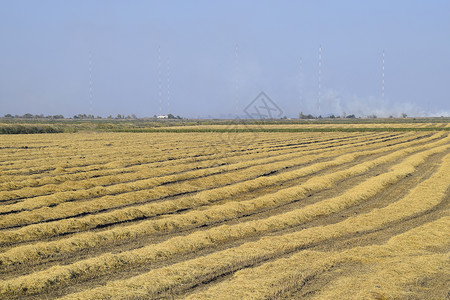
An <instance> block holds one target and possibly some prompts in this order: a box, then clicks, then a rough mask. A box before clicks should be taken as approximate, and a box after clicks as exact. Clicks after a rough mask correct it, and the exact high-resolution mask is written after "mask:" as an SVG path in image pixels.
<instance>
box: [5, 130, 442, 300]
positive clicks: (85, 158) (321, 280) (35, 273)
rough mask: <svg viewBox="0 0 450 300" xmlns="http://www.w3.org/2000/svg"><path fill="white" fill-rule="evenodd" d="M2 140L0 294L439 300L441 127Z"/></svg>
mask: <svg viewBox="0 0 450 300" xmlns="http://www.w3.org/2000/svg"><path fill="white" fill-rule="evenodd" d="M402 126H403V125H402ZM415 126H416V125H415ZM424 126H425V125H424ZM446 126H448V125H447V124H443V125H441V124H439V127H446ZM403 127H404V126H403ZM0 137H1V139H0V279H1V280H0V299H56V298H58V299H59V298H61V299H446V298H449V297H450V288H449V287H450V257H449V250H450V214H449V202H450V133H449V132H448V131H404V132H403V131H401V130H400V131H388V130H387V131H373V132H371V131H364V132H361V131H355V132H270V131H269V132H262V131H261V132H259V131H258V132H231V131H230V132H194V131H193V132H151V133H105V132H103V133H96V132H79V133H55V134H33V135H22V134H18V135H0Z"/></svg>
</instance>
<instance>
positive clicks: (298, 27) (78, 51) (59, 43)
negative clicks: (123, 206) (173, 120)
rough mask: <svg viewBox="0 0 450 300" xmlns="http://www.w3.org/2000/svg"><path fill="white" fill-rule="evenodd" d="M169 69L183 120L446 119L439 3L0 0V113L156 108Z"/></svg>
mask: <svg viewBox="0 0 450 300" xmlns="http://www.w3.org/2000/svg"><path fill="white" fill-rule="evenodd" d="M236 45H238V46H237V59H236ZM319 45H322V77H321V81H322V88H321V107H320V111H319V110H318V107H317V98H318V48H319ZM158 47H160V49H161V51H160V53H161V54H160V59H158ZM383 50H384V51H385V101H384V102H383V101H382V100H383V99H382V97H381V78H382V71H381V69H382V51H383ZM89 53H92V85H93V94H92V95H93V104H92V110H91V108H90V104H89ZM300 58H302V60H303V64H302V67H301V68H300ZM159 62H160V65H161V67H160V68H159V67H158V65H159ZM168 73H169V74H168ZM158 74H159V75H158ZM168 79H169V80H170V88H169V89H170V112H171V113H173V114H175V115H181V116H185V117H208V116H213V117H220V116H230V117H232V116H234V115H236V114H238V115H244V113H243V110H244V108H245V106H246V105H247V104H249V103H250V102H251V101H252V100H253V99H254V98H255V97H256V96H257V95H258V93H259V92H260V91H264V92H265V93H266V94H267V95H268V96H269V97H271V98H272V100H273V101H274V102H276V103H277V105H278V106H279V107H280V108H281V109H282V110H283V112H284V114H285V115H287V116H289V117H296V116H298V113H299V112H300V111H302V112H304V113H311V114H314V115H317V114H319V113H320V114H322V115H327V114H330V113H333V114H339V115H340V114H342V113H343V112H344V111H345V112H346V113H347V114H351V113H354V114H357V115H369V114H373V113H375V114H377V115H379V116H382V115H389V114H394V115H398V114H400V113H401V112H406V113H407V114H409V115H411V116H412V115H439V116H440V115H449V114H450V1H392V0H386V1H384V0H383V1H87V0H86V1H60V0H59V1H42V0H41V1H22V0H14V1H12V0H11V1H9V0H0V115H4V114H6V113H11V114H24V113H26V112H30V113H33V114H40V113H43V114H63V115H65V116H73V115H74V114H78V113H86V114H89V113H92V114H95V115H101V116H107V115H110V114H111V115H116V114H119V113H120V114H133V113H134V114H136V115H137V116H139V117H144V116H153V115H154V114H159V113H160V107H159V101H160V96H159V92H160V91H161V94H162V96H161V98H162V101H163V107H162V113H167V112H168V108H167V92H168V87H167V81H168ZM159 82H161V85H160V84H159ZM160 87H161V89H160ZM236 100H237V103H238V106H237V109H236V105H235V103H236Z"/></svg>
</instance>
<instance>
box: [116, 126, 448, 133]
mask: <svg viewBox="0 0 450 300" xmlns="http://www.w3.org/2000/svg"><path fill="white" fill-rule="evenodd" d="M374 131H377V132H386V131H388V132H394V131H395V132H405V131H450V127H410V128H408V127H402V128H393V127H386V128H117V129H113V130H111V132H177V133H183V132H219V133H225V132H236V133H237V132H374Z"/></svg>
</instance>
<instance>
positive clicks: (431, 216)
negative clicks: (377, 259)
mask: <svg viewBox="0 0 450 300" xmlns="http://www.w3.org/2000/svg"><path fill="white" fill-rule="evenodd" d="M446 154H447V153H440V154H436V155H433V156H431V157H430V158H429V159H428V160H427V161H426V162H425V163H424V164H422V165H421V166H420V167H419V168H418V169H417V170H416V171H415V172H414V173H413V174H412V175H411V176H408V177H406V178H403V179H402V180H401V181H400V182H398V183H396V184H394V185H391V186H389V187H388V188H386V189H385V190H384V191H382V192H381V193H379V194H377V195H376V196H375V197H372V198H370V199H368V200H366V201H364V202H362V203H360V204H358V205H355V206H352V207H350V208H348V209H345V210H342V211H340V212H338V213H334V214H331V215H329V216H325V217H321V218H319V219H316V220H313V221H312V222H308V223H306V224H303V225H301V226H298V227H294V228H289V229H286V230H282V231H277V232H274V233H271V234H267V235H281V234H286V233H291V232H295V231H299V230H302V229H306V228H311V227H317V226H326V225H330V224H335V223H338V222H340V221H343V220H345V219H346V218H348V217H350V216H355V215H358V214H363V213H367V212H369V211H371V210H373V209H375V208H382V207H385V206H387V205H389V204H390V203H393V202H396V201H398V200H400V199H401V198H402V197H404V196H405V195H406V194H407V193H408V192H409V191H410V190H411V189H412V188H413V187H415V186H416V185H417V184H418V183H420V182H421V181H423V180H426V179H427V178H429V177H430V176H431V175H432V174H433V173H434V172H435V170H436V169H437V167H438V165H439V163H440V161H441V159H442V157H443V156H445V155H446ZM386 167H389V166H382V167H381V169H382V168H386ZM380 171H381V172H382V170H380V169H378V168H377V169H374V170H372V171H371V172H369V173H367V174H365V175H363V176H359V177H360V178H359V180H358V178H356V177H355V178H352V179H351V180H345V181H344V182H342V183H340V184H339V185H338V186H339V188H338V189H335V190H334V192H333V190H327V191H324V192H321V193H318V194H316V195H314V196H312V197H310V198H314V197H319V198H322V199H326V198H329V197H330V196H338V195H339V194H342V193H343V192H344V191H345V190H347V189H348V188H350V185H351V181H357V180H358V182H362V181H364V180H365V178H369V177H372V176H376V175H377V174H381V172H380ZM355 184H357V183H354V184H353V185H355ZM344 185H347V186H346V187H345V186H344ZM327 194H328V195H327ZM330 194H331V195H330ZM310 198H308V200H309V199H310ZM318 201H320V200H318ZM316 202H317V201H316ZM291 205H295V204H291ZM449 208H450V189H449V191H447V197H446V198H445V199H444V201H443V202H442V203H441V204H440V205H438V206H436V207H434V208H433V209H432V210H429V211H427V212H424V213H421V214H418V215H415V216H412V217H409V218H406V219H404V220H401V221H398V222H393V223H390V224H387V225H386V226H384V227H383V228H381V229H378V230H374V231H370V232H360V233H357V234H352V235H348V236H342V237H340V238H338V239H332V240H326V241H323V242H321V243H319V244H316V245H312V246H309V247H306V248H305V249H308V250H317V251H342V250H344V249H350V248H354V247H358V246H370V245H376V244H378V245H381V244H384V243H385V242H387V241H388V240H389V239H390V238H391V237H393V236H395V235H398V234H401V233H404V232H406V231H408V230H410V229H412V228H415V227H418V226H421V225H423V224H425V223H428V222H431V221H434V220H437V219H439V218H441V217H443V216H445V215H448V212H449ZM291 209H294V208H291ZM291 209H288V211H289V210H291ZM280 213H281V212H280ZM242 221H243V220H242ZM252 240H255V239H252ZM449 250H450V249H449ZM292 254H293V253H287V254H285V255H281V256H277V257H274V258H272V259H271V260H275V259H278V258H282V257H289V256H291V255H292ZM265 262H267V261H264V262H260V263H256V264H255V265H253V266H252V267H256V266H259V265H261V264H262V263H265ZM349 269H350V270H351V269H352V268H350V267H349ZM339 272H341V273H342V271H339ZM233 273H234V272H232V273H230V274H228V275H227V276H223V277H220V278H217V280H216V281H214V282H215V283H219V282H221V281H223V280H225V279H228V278H229V277H230V276H232V274H233ZM345 275H346V273H342V276H345ZM323 277H324V278H322V277H319V278H314V279H312V280H309V281H308V282H307V284H306V285H305V286H302V287H299V290H298V291H294V292H293V294H292V295H291V293H290V292H288V293H286V294H287V295H291V296H292V297H291V298H292V299H303V298H304V297H307V296H308V295H309V296H312V295H313V294H315V293H316V292H317V291H320V289H321V287H323V286H324V285H325V284H326V283H328V282H329V281H331V280H334V279H335V276H334V277H333V276H328V275H327V274H326V275H323ZM212 284H213V282H209V283H208V285H206V287H205V286H203V285H201V284H200V285H199V286H198V287H196V288H195V289H192V290H187V291H182V292H181V293H180V294H179V296H180V297H181V296H182V295H187V294H190V293H192V292H194V291H197V290H198V289H203V288H209V287H211V286H212ZM282 298H283V297H282ZM288 298H289V297H288Z"/></svg>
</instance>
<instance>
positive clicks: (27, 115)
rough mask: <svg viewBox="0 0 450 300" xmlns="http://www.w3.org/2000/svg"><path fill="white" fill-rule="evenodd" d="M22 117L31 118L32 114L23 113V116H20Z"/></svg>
mask: <svg viewBox="0 0 450 300" xmlns="http://www.w3.org/2000/svg"><path fill="white" fill-rule="evenodd" d="M22 118H25V119H32V118H33V115H32V114H28V113H27V114H24V115H23V116H22Z"/></svg>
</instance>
